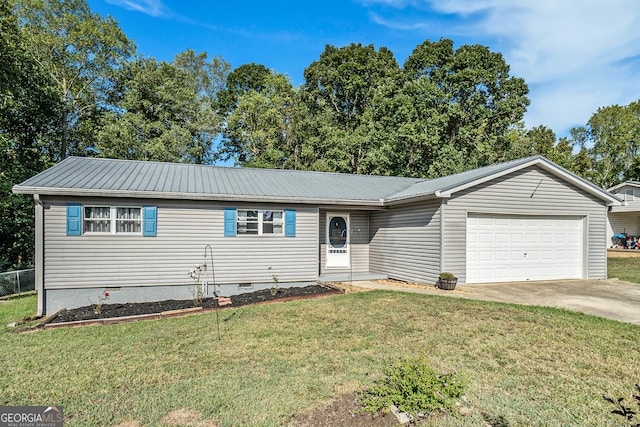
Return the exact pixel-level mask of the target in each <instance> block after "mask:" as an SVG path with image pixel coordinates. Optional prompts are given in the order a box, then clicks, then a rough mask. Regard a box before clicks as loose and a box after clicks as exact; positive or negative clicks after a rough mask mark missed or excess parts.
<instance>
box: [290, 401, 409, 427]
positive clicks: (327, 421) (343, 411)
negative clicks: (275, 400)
mask: <svg viewBox="0 0 640 427" xmlns="http://www.w3.org/2000/svg"><path fill="white" fill-rule="evenodd" d="M291 422H292V424H293V425H294V426H296V427H335V426H344V427H390V426H398V425H400V424H399V423H398V420H397V418H396V417H395V416H394V415H393V414H391V413H385V414H377V415H375V416H373V414H371V413H370V412H362V407H361V406H360V405H359V404H358V402H357V401H356V396H355V394H354V393H348V394H344V395H342V396H340V397H338V398H337V399H335V400H333V401H332V402H331V403H329V404H328V405H326V406H322V407H320V408H317V409H315V410H313V411H311V412H306V413H302V414H296V415H294V416H293V417H292V418H291Z"/></svg>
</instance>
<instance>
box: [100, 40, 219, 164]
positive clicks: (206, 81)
mask: <svg viewBox="0 0 640 427" xmlns="http://www.w3.org/2000/svg"><path fill="white" fill-rule="evenodd" d="M227 69H228V65H227V64H226V62H224V61H223V60H222V59H220V58H213V59H212V60H211V61H208V60H207V54H206V53H203V54H196V53H195V52H193V51H190V50H188V51H186V52H184V53H181V54H179V55H178V56H177V57H176V59H175V61H174V62H172V63H167V62H158V61H156V60H155V59H153V58H140V59H138V60H136V61H134V62H131V63H130V64H128V65H127V66H126V67H125V68H124V69H123V70H121V73H120V75H119V77H118V78H117V79H116V83H115V90H114V91H113V96H112V98H111V102H112V103H113V105H115V106H116V107H117V108H116V109H115V110H114V111H111V112H109V113H107V114H106V117H105V125H104V127H103V128H102V130H101V131H100V132H99V134H98V143H97V149H98V150H99V152H100V155H102V156H104V157H115V158H124V159H135V160H156V161H179V162H193V163H210V162H211V161H212V159H213V152H212V145H213V143H214V141H215V139H216V137H217V136H218V134H219V132H220V127H221V123H222V120H221V118H220V117H219V115H218V114H217V112H216V97H215V96H216V93H217V92H218V91H219V89H220V87H221V85H222V82H223V81H224V79H225V76H226V72H227Z"/></svg>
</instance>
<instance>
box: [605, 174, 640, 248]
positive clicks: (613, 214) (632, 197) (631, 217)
mask: <svg viewBox="0 0 640 427" xmlns="http://www.w3.org/2000/svg"><path fill="white" fill-rule="evenodd" d="M608 191H609V192H610V193H613V194H614V195H615V196H616V197H617V198H619V199H620V200H622V201H623V203H622V204H621V205H617V206H613V207H612V208H611V211H610V212H609V221H608V230H607V236H608V237H609V238H611V237H612V236H613V235H614V234H626V235H628V236H635V237H639V236H640V182H639V181H626V182H623V183H621V184H618V185H615V186H613V187H611V188H609V189H608ZM609 246H611V240H609Z"/></svg>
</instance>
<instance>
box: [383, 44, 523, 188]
mask: <svg viewBox="0 0 640 427" xmlns="http://www.w3.org/2000/svg"><path fill="white" fill-rule="evenodd" d="M404 72H405V79H406V82H405V83H404V85H403V87H402V96H407V97H408V98H409V100H410V102H405V103H404V105H406V107H407V108H410V106H411V105H413V106H415V111H413V112H412V113H411V115H412V116H413V117H414V120H415V121H416V124H415V126H414V128H415V130H416V131H417V134H414V139H415V141H414V142H413V143H412V145H413V146H414V149H417V150H418V151H419V152H421V153H424V155H423V156H420V157H419V158H418V159H417V161H416V162H414V164H415V165H419V166H420V167H421V165H423V164H425V163H426V164H429V165H430V166H429V170H428V172H427V176H441V175H446V174H448V173H452V172H458V171H461V170H465V169H470V168H473V167H478V166H484V165H487V164H491V163H493V162H495V161H498V160H501V159H503V158H504V156H505V155H506V153H507V152H508V150H509V147H508V141H509V140H508V138H507V137H506V136H507V133H508V130H509V128H510V127H511V126H513V125H514V124H516V123H518V122H519V121H520V120H521V119H522V117H523V115H524V112H525V111H526V108H527V106H528V105H529V100H528V98H527V93H528V87H527V85H526V84H525V82H524V80H523V79H521V78H517V77H513V76H510V75H509V66H508V65H507V63H506V62H505V60H504V58H503V57H502V55H501V54H499V53H495V52H491V51H489V49H488V48H486V47H484V46H480V45H463V46H461V47H460V48H458V49H454V47H453V42H452V41H451V40H448V39H442V40H440V41H438V42H431V41H429V40H427V41H425V42H424V43H422V44H421V45H419V46H417V47H416V49H415V50H414V51H413V53H412V54H411V55H410V56H409V58H408V59H407V61H406V62H405V64H404ZM416 145H417V146H416ZM406 149H410V148H409V147H407V148H406ZM395 151H396V152H397V151H399V150H395ZM401 161H402V159H401ZM400 164H402V163H400ZM406 173H407V174H409V175H416V174H420V173H421V172H420V171H419V170H415V169H411V168H410V169H409V170H407V171H406Z"/></svg>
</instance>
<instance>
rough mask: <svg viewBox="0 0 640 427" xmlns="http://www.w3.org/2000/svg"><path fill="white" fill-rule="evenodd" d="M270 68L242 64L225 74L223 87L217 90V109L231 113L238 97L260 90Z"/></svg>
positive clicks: (268, 74) (269, 72) (223, 113)
mask: <svg viewBox="0 0 640 427" xmlns="http://www.w3.org/2000/svg"><path fill="white" fill-rule="evenodd" d="M270 77H271V70H269V69H268V68H267V67H265V66H264V65H261V64H256V63H253V62H252V63H250V64H243V65H241V66H239V67H237V68H235V69H234V70H233V71H231V72H230V73H229V74H228V75H227V79H226V84H225V87H224V88H222V90H220V91H219V92H218V111H219V112H220V114H222V115H227V114H231V113H232V112H233V110H234V109H235V108H236V106H237V105H238V98H240V97H241V96H242V95H244V94H245V93H247V92H249V91H255V92H258V93H260V92H262V89H263V88H264V87H265V82H266V80H267V79H269V78H270Z"/></svg>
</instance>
